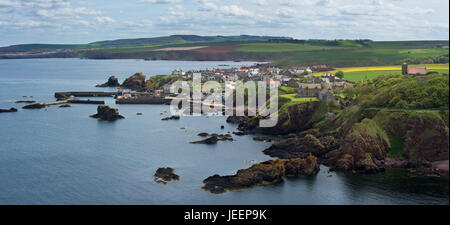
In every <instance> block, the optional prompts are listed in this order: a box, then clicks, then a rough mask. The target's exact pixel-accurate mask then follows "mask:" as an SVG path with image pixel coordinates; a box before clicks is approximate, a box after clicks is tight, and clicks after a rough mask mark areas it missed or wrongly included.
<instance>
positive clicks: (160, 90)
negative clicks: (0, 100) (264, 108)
mask: <svg viewBox="0 0 450 225" xmlns="http://www.w3.org/2000/svg"><path fill="white" fill-rule="evenodd" d="M330 69H331V68H327V67H326V66H315V67H296V68H291V67H290V68H282V67H275V66H265V65H257V66H252V67H240V68H227V69H222V68H211V69H205V70H196V71H192V70H191V71H183V70H181V69H177V70H174V71H173V72H172V73H171V75H167V76H165V77H170V78H171V79H170V81H171V82H169V83H166V84H164V85H159V86H158V87H156V88H154V89H151V88H148V87H145V85H144V84H143V83H144V82H145V81H142V79H145V78H144V77H142V76H143V75H142V74H135V75H134V78H133V77H131V79H141V82H134V83H140V85H132V86H127V85H122V86H121V88H119V92H118V98H117V99H118V100H117V102H118V103H119V104H121V103H122V104H124V103H132V102H135V103H137V102H140V103H143V104H144V103H145V102H147V103H150V104H151V103H152V102H155V103H156V102H160V101H157V100H156V99H157V98H166V97H170V96H173V94H174V93H172V91H173V90H171V85H172V83H173V82H174V81H177V80H182V81H186V82H185V85H187V86H191V85H192V79H193V77H194V76H198V77H201V81H202V83H205V82H208V81H215V82H218V83H221V84H224V85H226V88H228V89H231V90H234V89H236V82H237V81H242V82H249V81H255V82H256V81H262V82H266V85H267V86H266V87H267V88H268V89H269V88H271V86H274V87H279V88H281V89H288V90H290V91H291V92H292V91H293V90H294V91H296V97H298V98H317V99H319V100H321V101H325V102H328V103H337V100H336V98H335V96H336V95H337V93H338V92H340V91H342V90H343V89H344V88H346V87H352V86H353V85H354V82H351V81H347V80H344V79H341V78H339V77H337V76H335V75H334V74H332V73H329V72H322V73H321V72H320V71H326V70H330ZM318 73H319V74H321V75H317V74H318ZM129 79H130V78H129ZM125 83H126V82H125ZM105 85H106V86H113V87H115V86H118V84H115V83H114V84H113V85H107V83H106V84H105ZM123 88H128V89H131V90H137V91H140V92H141V93H140V94H138V93H127V94H123V93H124V89H123ZM142 92H143V93H147V94H142ZM201 92H202V96H203V97H204V98H205V97H207V95H209V94H210V90H209V89H208V88H205V87H203V88H202V89H201Z"/></svg>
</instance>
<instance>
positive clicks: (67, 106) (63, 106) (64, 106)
mask: <svg viewBox="0 0 450 225" xmlns="http://www.w3.org/2000/svg"><path fill="white" fill-rule="evenodd" d="M69 107H72V106H70V105H69V104H64V105H60V106H59V108H69Z"/></svg>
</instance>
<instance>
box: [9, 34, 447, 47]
mask: <svg viewBox="0 0 450 225" xmlns="http://www.w3.org/2000/svg"><path fill="white" fill-rule="evenodd" d="M178 35H181V36H185V35H188V36H201V37H218V36H223V37H230V36H265V37H280V36H277V35H252V34H238V35H197V34H171V35H167V36H150V37H135V38H116V39H106V40H95V41H90V42H81V43H69V42H65V43H62V42H60V43H57V42H56V43H53V42H52V43H50V42H49V43H44V42H29V43H15V44H9V45H0V47H9V46H16V45H82V44H92V43H95V42H103V41H117V40H133V39H147V38H160V37H170V36H178ZM283 37H285V38H292V39H294V40H324V41H333V40H362V39H368V40H371V41H374V42H404V41H450V40H449V39H417V40H415V39H411V40H373V39H370V38H331V39H321V38H306V39H305V38H303V39H300V38H295V37H289V36H283ZM199 43H201V41H199Z"/></svg>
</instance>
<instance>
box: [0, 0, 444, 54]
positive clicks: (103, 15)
mask: <svg viewBox="0 0 450 225" xmlns="http://www.w3.org/2000/svg"><path fill="white" fill-rule="evenodd" d="M173 34H196V35H241V34H249V35H270V36H288V37H293V38H297V39H366V38H367V39H372V40H380V41H381V40H448V39H449V1H448V0H426V1H424V0H244V1H242V0H122V1H119V0H89V1H75V0H0V46H7V45H13V44H24V43H55V44H81V43H90V42H94V41H101V40H114V39H122V38H145V37H158V36H166V35H173Z"/></svg>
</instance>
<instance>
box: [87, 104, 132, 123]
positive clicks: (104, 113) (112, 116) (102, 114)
mask: <svg viewBox="0 0 450 225" xmlns="http://www.w3.org/2000/svg"><path fill="white" fill-rule="evenodd" d="M91 117H92V118H96V119H100V120H105V121H115V120H118V119H124V118H125V117H123V116H121V115H120V114H119V110H118V109H114V108H110V107H109V106H106V105H100V106H98V107H97V114H94V115H92V116H91Z"/></svg>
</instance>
